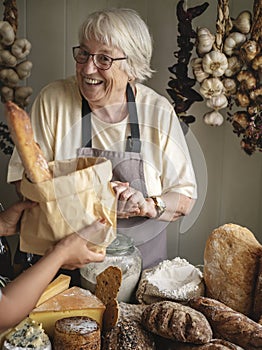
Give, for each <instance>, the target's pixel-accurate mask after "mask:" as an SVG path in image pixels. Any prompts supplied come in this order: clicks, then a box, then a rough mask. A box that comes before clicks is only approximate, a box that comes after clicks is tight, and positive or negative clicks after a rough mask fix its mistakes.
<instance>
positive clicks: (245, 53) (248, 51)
mask: <svg viewBox="0 0 262 350" xmlns="http://www.w3.org/2000/svg"><path fill="white" fill-rule="evenodd" d="M259 52H260V46H259V44H258V43H257V42H256V41H254V40H248V41H246V42H245V43H244V44H243V45H242V46H241V48H240V55H241V57H242V59H243V60H245V61H247V62H250V61H252V60H253V59H254V58H255V57H256V56H257V54H258V53H259Z"/></svg>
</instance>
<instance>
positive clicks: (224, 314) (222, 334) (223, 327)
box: [189, 297, 262, 350]
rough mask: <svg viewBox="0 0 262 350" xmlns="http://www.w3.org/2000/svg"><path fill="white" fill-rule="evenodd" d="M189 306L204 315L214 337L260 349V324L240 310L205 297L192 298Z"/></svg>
mask: <svg viewBox="0 0 262 350" xmlns="http://www.w3.org/2000/svg"><path fill="white" fill-rule="evenodd" d="M189 306H190V307H192V308H194V309H196V310H198V311H199V312H201V313H202V314H204V315H205V316H206V318H207V319H208V321H209V323H210V324H211V327H212V329H213V332H214V334H215V337H216V338H222V339H225V340H227V341H230V342H232V343H234V344H236V345H239V346H241V347H243V348H244V349H245V350H256V349H262V326H261V325H260V324H258V323H256V322H254V321H253V320H251V319H250V318H248V317H247V316H245V315H243V314H241V313H240V312H237V311H234V310H233V309H231V308H230V307H228V306H226V305H225V304H223V303H221V302H220V301H218V300H214V299H211V298H206V297H198V298H192V299H190V300H189Z"/></svg>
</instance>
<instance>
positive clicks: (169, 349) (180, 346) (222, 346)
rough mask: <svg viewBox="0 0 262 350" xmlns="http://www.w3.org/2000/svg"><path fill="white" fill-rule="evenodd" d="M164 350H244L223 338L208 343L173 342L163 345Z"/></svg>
mask: <svg viewBox="0 0 262 350" xmlns="http://www.w3.org/2000/svg"><path fill="white" fill-rule="evenodd" d="M165 350H244V349H243V348H241V347H240V346H237V345H235V344H233V343H230V342H229V341H226V340H223V339H212V340H211V341H210V342H209V343H206V344H201V345H196V344H185V343H178V342H175V343H174V342H173V344H168V346H165Z"/></svg>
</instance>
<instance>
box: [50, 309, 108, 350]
mask: <svg viewBox="0 0 262 350" xmlns="http://www.w3.org/2000/svg"><path fill="white" fill-rule="evenodd" d="M100 336H101V334H100V328H99V325H98V323H97V322H96V321H95V320H93V319H91V318H89V317H86V316H74V317H66V318H61V319H59V320H57V321H56V323H55V332H54V341H53V348H54V350H64V349H66V350H85V349H86V350H91V349H92V350H100V349H101V337H100Z"/></svg>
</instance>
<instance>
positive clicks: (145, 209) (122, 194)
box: [111, 181, 156, 219]
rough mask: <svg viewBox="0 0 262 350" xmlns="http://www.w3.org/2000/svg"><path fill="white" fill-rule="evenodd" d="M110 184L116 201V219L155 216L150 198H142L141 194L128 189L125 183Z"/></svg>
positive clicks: (115, 182)
mask: <svg viewBox="0 0 262 350" xmlns="http://www.w3.org/2000/svg"><path fill="white" fill-rule="evenodd" d="M111 184H112V187H113V189H114V191H115V193H116V196H117V199H118V207H117V216H118V218H122V219H123V218H129V217H133V216H148V217H154V215H156V212H155V210H154V203H153V201H152V200H151V198H144V196H143V194H142V192H140V191H138V190H136V189H134V188H132V187H130V186H129V184H128V183H127V182H119V181H114V182H111Z"/></svg>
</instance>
